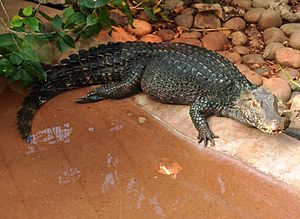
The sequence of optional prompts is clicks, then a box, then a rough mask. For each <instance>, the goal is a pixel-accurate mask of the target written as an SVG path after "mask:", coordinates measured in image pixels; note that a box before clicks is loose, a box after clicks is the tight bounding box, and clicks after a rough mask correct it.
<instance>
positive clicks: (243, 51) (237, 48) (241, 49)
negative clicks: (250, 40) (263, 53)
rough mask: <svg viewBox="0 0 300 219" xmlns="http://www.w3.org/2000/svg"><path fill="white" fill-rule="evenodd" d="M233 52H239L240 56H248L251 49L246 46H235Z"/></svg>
mask: <svg viewBox="0 0 300 219" xmlns="http://www.w3.org/2000/svg"><path fill="white" fill-rule="evenodd" d="M232 51H234V52H237V53H238V54H240V55H247V54H249V49H248V48H247V47H245V46H234V47H233V48H232Z"/></svg>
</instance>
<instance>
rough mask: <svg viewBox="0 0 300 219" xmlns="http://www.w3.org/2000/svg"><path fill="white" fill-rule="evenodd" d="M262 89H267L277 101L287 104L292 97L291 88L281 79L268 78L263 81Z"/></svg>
mask: <svg viewBox="0 0 300 219" xmlns="http://www.w3.org/2000/svg"><path fill="white" fill-rule="evenodd" d="M262 86H263V87H265V88H267V89H269V90H270V91H271V92H272V93H273V94H274V95H275V96H276V97H277V98H278V99H279V100H281V101H283V102H287V101H288V100H289V99H290V98H291V95H292V91H291V88H290V86H289V84H288V83H287V82H285V81H284V80H282V79H281V78H270V79H265V80H264V81H263V85H262Z"/></svg>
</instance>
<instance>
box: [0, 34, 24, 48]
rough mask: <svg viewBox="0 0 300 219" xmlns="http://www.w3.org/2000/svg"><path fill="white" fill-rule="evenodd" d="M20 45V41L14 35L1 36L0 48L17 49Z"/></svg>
mask: <svg viewBox="0 0 300 219" xmlns="http://www.w3.org/2000/svg"><path fill="white" fill-rule="evenodd" d="M15 42H17V43H20V39H19V38H18V37H17V36H16V35H15V34H13V33H4V34H0V47H16V44H15Z"/></svg>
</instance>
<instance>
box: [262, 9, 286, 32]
mask: <svg viewBox="0 0 300 219" xmlns="http://www.w3.org/2000/svg"><path fill="white" fill-rule="evenodd" d="M281 24H282V19H281V17H280V12H277V11H274V10H271V9H268V10H266V11H264V12H263V13H262V14H261V16H260V17H259V20H258V25H259V28H260V29H261V30H265V29H267V28H269V27H280V25H281Z"/></svg>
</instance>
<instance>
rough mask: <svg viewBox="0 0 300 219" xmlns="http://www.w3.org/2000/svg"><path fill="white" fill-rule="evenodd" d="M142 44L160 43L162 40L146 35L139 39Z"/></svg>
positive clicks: (152, 35) (155, 36)
mask: <svg viewBox="0 0 300 219" xmlns="http://www.w3.org/2000/svg"><path fill="white" fill-rule="evenodd" d="M140 41H142V42H151V43H159V42H162V39H161V38H160V37H159V36H157V35H154V34H146V35H144V36H142V37H141V38H140Z"/></svg>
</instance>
